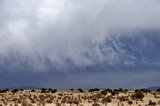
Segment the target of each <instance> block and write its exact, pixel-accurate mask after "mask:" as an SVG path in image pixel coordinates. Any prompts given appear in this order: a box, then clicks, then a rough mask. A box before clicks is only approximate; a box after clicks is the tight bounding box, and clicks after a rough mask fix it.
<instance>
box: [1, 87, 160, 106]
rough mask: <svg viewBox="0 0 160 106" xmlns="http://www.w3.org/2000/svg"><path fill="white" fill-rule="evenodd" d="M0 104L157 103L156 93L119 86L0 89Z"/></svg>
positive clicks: (101, 105) (159, 97)
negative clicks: (65, 88) (103, 87)
mask: <svg viewBox="0 0 160 106" xmlns="http://www.w3.org/2000/svg"><path fill="white" fill-rule="evenodd" d="M0 106H160V92H159V91H158V90H157V91H150V90H146V89H141V90H123V89H115V90H111V89H105V90H100V89H89V90H82V89H78V90H74V89H70V90H56V89H44V88H43V89H41V90H23V89H21V90H18V89H15V90H8V89H5V90H0Z"/></svg>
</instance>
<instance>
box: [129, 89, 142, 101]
mask: <svg viewBox="0 0 160 106" xmlns="http://www.w3.org/2000/svg"><path fill="white" fill-rule="evenodd" d="M131 98H132V99H140V100H141V99H143V98H144V94H143V92H142V91H141V90H139V91H135V93H134V94H133V95H132V97H131Z"/></svg>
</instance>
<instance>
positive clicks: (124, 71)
mask: <svg viewBox="0 0 160 106" xmlns="http://www.w3.org/2000/svg"><path fill="white" fill-rule="evenodd" d="M159 19H160V1H159V0H123V1H122V0H87V1H86V0H79V1H78V0H45V1H44V0H36V1H33V0H0V78H1V80H0V83H4V82H6V83H5V84H3V85H0V87H10V86H19V85H33V86H45V87H57V88H67V87H68V88H69V87H75V88H76V87H83V88H87V87H88V88H90V87H127V88H134V87H146V86H151V85H158V84H160V83H159V82H160V78H159V75H160V71H159V70H160V21H159ZM57 82H59V83H57ZM93 82H94V83H93Z"/></svg>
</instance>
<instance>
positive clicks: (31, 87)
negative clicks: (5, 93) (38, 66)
mask: <svg viewBox="0 0 160 106" xmlns="http://www.w3.org/2000/svg"><path fill="white" fill-rule="evenodd" d="M41 88H43V87H34V86H19V87H9V88H8V89H41Z"/></svg>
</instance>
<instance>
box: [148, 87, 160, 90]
mask: <svg viewBox="0 0 160 106" xmlns="http://www.w3.org/2000/svg"><path fill="white" fill-rule="evenodd" d="M146 89H149V90H157V89H160V86H152V87H148V88H146Z"/></svg>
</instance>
